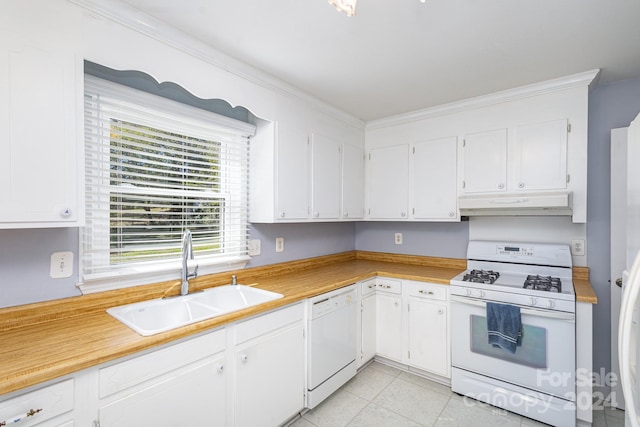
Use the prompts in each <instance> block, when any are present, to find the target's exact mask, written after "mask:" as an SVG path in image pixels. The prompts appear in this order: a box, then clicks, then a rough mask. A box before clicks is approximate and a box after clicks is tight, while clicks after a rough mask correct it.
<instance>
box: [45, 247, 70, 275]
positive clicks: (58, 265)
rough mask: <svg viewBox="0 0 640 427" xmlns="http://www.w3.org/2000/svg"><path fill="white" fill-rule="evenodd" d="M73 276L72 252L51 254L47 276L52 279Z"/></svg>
mask: <svg viewBox="0 0 640 427" xmlns="http://www.w3.org/2000/svg"><path fill="white" fill-rule="evenodd" d="M71 274H73V252H54V253H52V254H51V268H50V270H49V276H51V278H52V279H61V278H64V277H71Z"/></svg>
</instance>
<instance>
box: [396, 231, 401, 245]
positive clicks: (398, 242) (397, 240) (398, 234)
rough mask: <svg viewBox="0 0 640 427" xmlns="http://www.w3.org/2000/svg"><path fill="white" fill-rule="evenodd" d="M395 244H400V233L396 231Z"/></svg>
mask: <svg viewBox="0 0 640 427" xmlns="http://www.w3.org/2000/svg"><path fill="white" fill-rule="evenodd" d="M395 242H396V245H401V244H402V233H396V240H395Z"/></svg>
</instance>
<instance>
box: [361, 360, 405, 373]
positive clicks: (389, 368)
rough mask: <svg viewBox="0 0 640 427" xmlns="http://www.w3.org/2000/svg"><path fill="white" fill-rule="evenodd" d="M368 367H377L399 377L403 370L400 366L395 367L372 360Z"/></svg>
mask: <svg viewBox="0 0 640 427" xmlns="http://www.w3.org/2000/svg"><path fill="white" fill-rule="evenodd" d="M367 368H371V369H376V370H378V371H382V372H384V373H385V374H388V375H392V376H394V377H397V376H398V375H400V373H401V372H402V371H401V370H400V369H398V368H394V367H393V366H389V365H385V364H383V363H380V362H372V363H371V364H370V365H369V366H367Z"/></svg>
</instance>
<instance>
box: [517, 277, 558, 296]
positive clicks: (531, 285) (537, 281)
mask: <svg viewBox="0 0 640 427" xmlns="http://www.w3.org/2000/svg"><path fill="white" fill-rule="evenodd" d="M523 288H525V289H532V290H535V291H547V292H558V293H560V292H562V281H561V280H560V278H559V277H551V276H539V275H529V276H527V280H525V281H524V286H523Z"/></svg>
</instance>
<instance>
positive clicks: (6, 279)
mask: <svg viewBox="0 0 640 427" xmlns="http://www.w3.org/2000/svg"><path fill="white" fill-rule="evenodd" d="M63 251H71V252H73V254H74V257H73V275H72V276H71V277H69V278H63V279H52V278H50V277H49V266H50V263H51V254H52V253H53V252H63ZM77 281H78V229H76V228H44V229H19V230H0V307H10V306H14V305H21V304H29V303H33V302H39V301H47V300H52V299H58V298H64V297H69V296H74V295H80V291H79V290H78V288H76V282H77Z"/></svg>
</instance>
